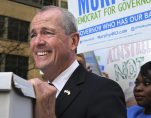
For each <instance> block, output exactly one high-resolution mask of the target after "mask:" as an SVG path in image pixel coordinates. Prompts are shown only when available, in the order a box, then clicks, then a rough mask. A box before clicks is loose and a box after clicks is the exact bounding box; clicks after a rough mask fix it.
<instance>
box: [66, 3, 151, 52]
mask: <svg viewBox="0 0 151 118" xmlns="http://www.w3.org/2000/svg"><path fill="white" fill-rule="evenodd" d="M68 9H69V11H70V12H72V13H73V14H74V16H75V17H76V18H77V23H78V30H79V33H80V42H79V46H78V53H82V52H88V51H92V50H96V49H100V48H108V47H111V46H115V45H120V44H126V43H133V42H138V41H142V40H148V39H151V35H150V31H151V1H150V0H68Z"/></svg>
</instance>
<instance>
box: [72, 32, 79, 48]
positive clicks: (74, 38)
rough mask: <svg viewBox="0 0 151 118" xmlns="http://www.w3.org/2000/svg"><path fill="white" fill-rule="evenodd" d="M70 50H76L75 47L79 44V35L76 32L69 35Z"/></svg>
mask: <svg viewBox="0 0 151 118" xmlns="http://www.w3.org/2000/svg"><path fill="white" fill-rule="evenodd" d="M70 40H71V42H70V44H71V49H72V50H76V49H77V46H78V43H79V40H80V36H79V33H78V32H75V33H72V34H71V39H70Z"/></svg>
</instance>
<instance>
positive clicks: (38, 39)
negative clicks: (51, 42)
mask: <svg viewBox="0 0 151 118" xmlns="http://www.w3.org/2000/svg"><path fill="white" fill-rule="evenodd" d="M36 43H37V44H38V45H44V44H45V43H46V41H45V40H44V38H43V37H42V35H38V36H37V37H36Z"/></svg>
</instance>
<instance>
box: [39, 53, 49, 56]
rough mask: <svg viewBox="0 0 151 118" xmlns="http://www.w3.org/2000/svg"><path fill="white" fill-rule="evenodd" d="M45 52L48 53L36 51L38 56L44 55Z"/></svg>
mask: <svg viewBox="0 0 151 118" xmlns="http://www.w3.org/2000/svg"><path fill="white" fill-rule="evenodd" d="M47 54H48V52H37V55H38V56H44V55H47Z"/></svg>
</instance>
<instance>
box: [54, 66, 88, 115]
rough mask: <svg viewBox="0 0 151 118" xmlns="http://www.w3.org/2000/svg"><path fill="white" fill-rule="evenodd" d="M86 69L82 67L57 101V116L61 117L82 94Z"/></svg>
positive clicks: (73, 75) (76, 71) (75, 72)
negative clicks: (81, 86)
mask: <svg viewBox="0 0 151 118" xmlns="http://www.w3.org/2000/svg"><path fill="white" fill-rule="evenodd" d="M83 70H84V68H83V67H82V66H81V65H80V66H79V67H78V68H77V69H76V70H75V71H74V73H73V74H72V75H71V77H70V78H69V80H68V82H67V83H66V85H65V86H64V87H63V89H62V91H61V92H60V94H59V96H58V97H57V100H56V114H57V117H59V116H60V115H61V114H62V113H63V112H64V111H65V110H66V109H67V108H68V106H69V105H70V104H71V103H72V102H73V101H74V100H75V98H76V97H77V96H78V95H79V94H80V91H81V89H80V85H81V84H82V83H83V82H84V78H85V77H84V76H85V73H84V71H83Z"/></svg>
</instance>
